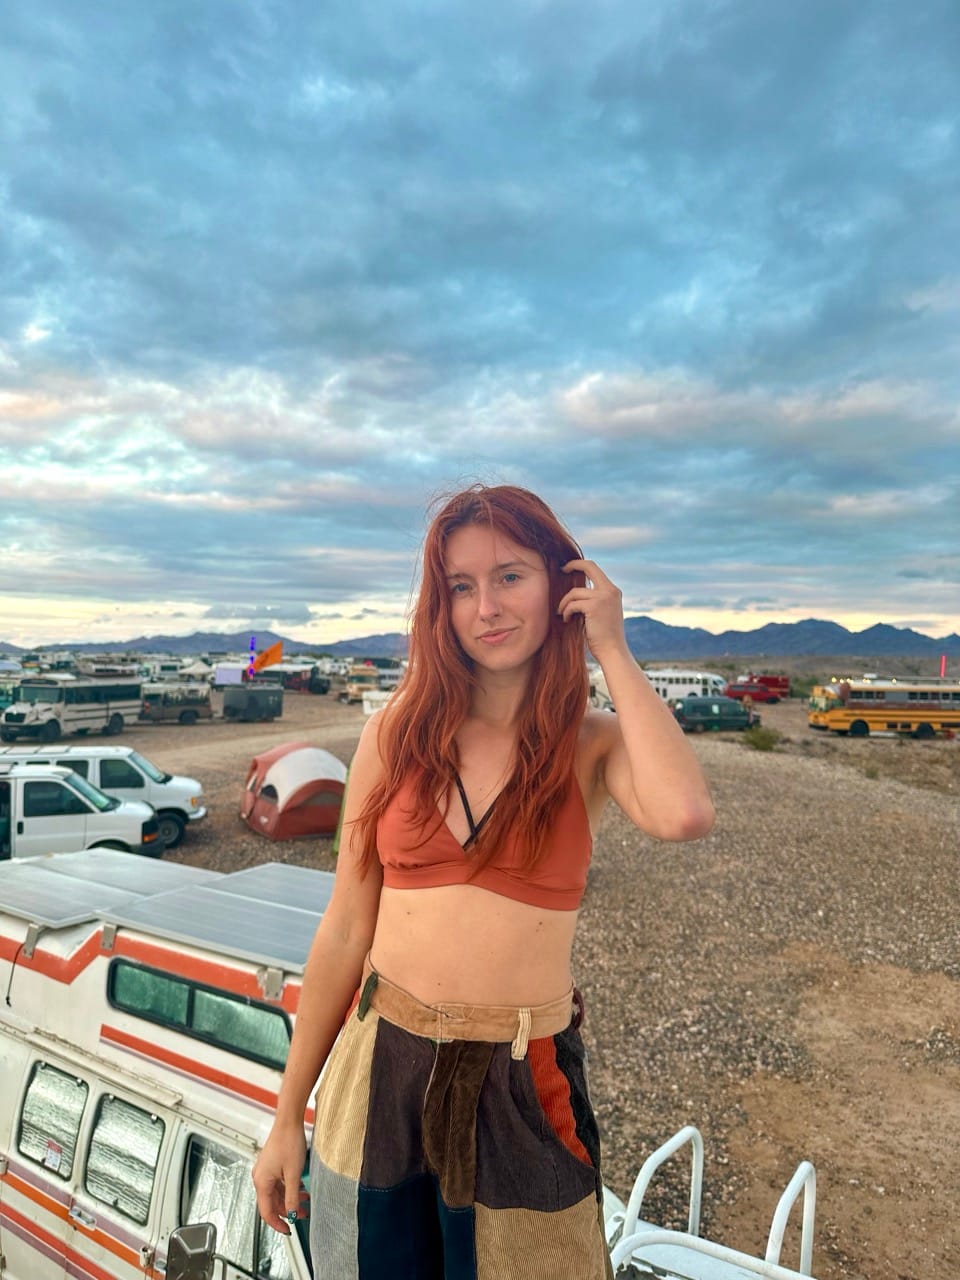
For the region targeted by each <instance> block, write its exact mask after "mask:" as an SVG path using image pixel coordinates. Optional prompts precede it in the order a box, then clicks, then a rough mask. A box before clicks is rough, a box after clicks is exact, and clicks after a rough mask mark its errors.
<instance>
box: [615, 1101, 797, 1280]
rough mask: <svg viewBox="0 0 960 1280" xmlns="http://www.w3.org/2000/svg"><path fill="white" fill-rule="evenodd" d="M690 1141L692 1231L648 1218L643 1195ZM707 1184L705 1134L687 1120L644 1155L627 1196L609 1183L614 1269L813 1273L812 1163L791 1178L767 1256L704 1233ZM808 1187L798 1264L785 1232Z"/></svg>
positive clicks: (779, 1276) (630, 1272)
mask: <svg viewBox="0 0 960 1280" xmlns="http://www.w3.org/2000/svg"><path fill="white" fill-rule="evenodd" d="M687 1143H689V1144H690V1147H691V1170H690V1202H689V1210H688V1215H687V1230H686V1231H671V1230H668V1229H667V1228H665V1227H658V1226H656V1225H655V1224H653V1223H650V1222H645V1221H644V1220H643V1218H642V1217H641V1213H640V1211H641V1208H642V1205H643V1197H644V1196H645V1195H646V1192H647V1188H648V1187H649V1185H650V1181H651V1179H652V1178H653V1175H654V1174H655V1173H656V1171H657V1170H658V1169H659V1168H660V1166H661V1165H662V1164H663V1163H664V1162H665V1161H666V1160H668V1159H669V1158H670V1157H671V1156H672V1155H674V1154H675V1153H676V1152H677V1151H678V1150H680V1148H681V1147H684V1146H686V1145H687ZM702 1189H703V1138H702V1137H701V1135H700V1131H699V1130H698V1129H696V1128H695V1127H694V1126H693V1125H687V1126H686V1127H685V1128H683V1129H681V1130H680V1131H679V1132H678V1133H675V1134H674V1136H673V1137H672V1138H670V1139H669V1140H668V1141H667V1142H665V1143H664V1144H663V1145H662V1146H661V1147H659V1148H658V1149H657V1150H656V1151H654V1153H653V1154H652V1155H651V1156H650V1157H649V1158H648V1159H647V1160H646V1161H645V1162H644V1164H643V1167H642V1168H641V1169H640V1172H639V1173H638V1174H637V1180H636V1182H635V1183H634V1184H633V1190H632V1191H631V1192H630V1198H629V1200H628V1201H627V1204H626V1205H624V1203H623V1201H622V1200H620V1199H618V1197H617V1196H615V1195H614V1194H613V1193H612V1192H611V1191H609V1190H608V1189H607V1188H604V1220H605V1223H606V1236H607V1246H608V1248H609V1249H610V1255H611V1262H612V1264H613V1270H614V1275H615V1276H617V1277H624V1278H625V1277H629V1276H636V1277H642V1276H657V1277H660V1280H666V1278H669V1277H679V1278H680V1280H754V1278H755V1277H757V1276H761V1277H764V1278H765V1280H801V1278H803V1277H806V1278H808V1280H809V1278H810V1277H812V1276H813V1271H812V1270H811V1268H812V1265H813V1224H814V1213H815V1209H816V1198H817V1178H816V1172H815V1170H814V1167H813V1165H812V1164H811V1163H810V1161H809V1160H803V1161H801V1162H800V1164H799V1165H798V1166H797V1168H796V1171H795V1173H794V1175H793V1177H792V1178H791V1179H790V1181H789V1182H788V1183H787V1186H786V1188H785V1189H784V1191H783V1194H782V1195H781V1196H780V1199H779V1201H778V1202H777V1207H776V1209H775V1210H774V1214H773V1221H772V1223H771V1225H770V1233H769V1235H768V1237H767V1248H766V1252H765V1253H764V1256H763V1257H762V1258H755V1257H753V1256H751V1255H750V1254H746V1253H741V1252H740V1251H739V1250H737V1249H731V1248H729V1247H727V1246H726V1245H722V1244H717V1243H715V1242H714V1241H712V1240H706V1239H704V1238H703V1237H702V1236H701V1235H700V1201H701V1194H702ZM801 1191H802V1192H803V1217H802V1222H801V1228H800V1269H799V1270H798V1271H793V1270H791V1269H790V1268H789V1267H785V1266H783V1265H781V1263H780V1252H781V1250H782V1248H783V1236H784V1232H785V1230H786V1226H787V1220H788V1218H789V1216H790V1210H791V1209H792V1208H793V1206H794V1204H795V1203H796V1201H797V1199H798V1197H799V1195H800V1193H801Z"/></svg>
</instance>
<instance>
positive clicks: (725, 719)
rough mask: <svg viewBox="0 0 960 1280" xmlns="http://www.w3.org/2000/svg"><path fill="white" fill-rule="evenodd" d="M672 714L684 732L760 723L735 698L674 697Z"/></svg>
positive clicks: (737, 727)
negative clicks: (675, 698)
mask: <svg viewBox="0 0 960 1280" xmlns="http://www.w3.org/2000/svg"><path fill="white" fill-rule="evenodd" d="M673 714H674V716H675V717H676V720H677V723H678V724H679V725H680V727H681V729H683V731H684V732H685V733H704V732H705V731H706V730H708V729H709V730H712V731H718V730H724V729H750V728H752V727H753V725H755V724H759V723H760V716H759V715H758V713H757V712H756V711H754V710H753V708H752V707H749V706H744V704H743V703H742V702H738V701H737V699H736V698H724V697H721V696H719V695H718V696H715V697H713V696H711V697H708V698H704V697H701V696H699V695H694V694H692V695H690V696H689V697H686V698H678V699H677V701H676V702H675V703H674V708H673Z"/></svg>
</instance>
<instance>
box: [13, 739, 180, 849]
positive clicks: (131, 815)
mask: <svg viewBox="0 0 960 1280" xmlns="http://www.w3.org/2000/svg"><path fill="white" fill-rule="evenodd" d="M93 848H110V849H121V850H124V851H126V852H128V853H145V854H149V855H151V856H152V857H159V856H160V855H161V854H162V853H163V849H164V844H163V841H162V840H161V838H160V825H159V823H158V822H157V815H156V814H155V813H154V811H153V808H152V806H151V805H149V804H144V803H143V802H142V801H140V800H117V799H116V798H114V797H113V796H108V795H105V794H104V793H103V792H102V791H101V790H100V789H99V788H98V787H95V786H93V785H92V784H91V783H89V782H88V781H87V780H86V778H82V777H80V775H79V774H77V773H74V772H72V770H70V769H63V768H60V767H58V766H57V765H50V764H42V765H34V764H15V763H0V861H6V860H8V859H13V858H30V857H35V856H36V855H37V854H43V853H59V852H62V851H69V850H71V849H93Z"/></svg>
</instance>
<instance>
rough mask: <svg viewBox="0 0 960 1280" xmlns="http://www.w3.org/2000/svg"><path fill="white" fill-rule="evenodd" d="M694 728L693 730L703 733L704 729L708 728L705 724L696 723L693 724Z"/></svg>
mask: <svg viewBox="0 0 960 1280" xmlns="http://www.w3.org/2000/svg"><path fill="white" fill-rule="evenodd" d="M692 728H693V732H694V733H703V731H704V729H705V728H706V725H704V724H695V725H693V726H692Z"/></svg>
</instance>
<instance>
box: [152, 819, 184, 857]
mask: <svg viewBox="0 0 960 1280" xmlns="http://www.w3.org/2000/svg"><path fill="white" fill-rule="evenodd" d="M157 824H158V826H159V827H160V840H159V841H158V843H161V844H162V845H163V847H164V849H176V847H177V845H178V844H180V843H181V842H182V841H183V833H184V832H185V831H186V829H187V824H186V822H185V821H184V819H183V818H181V817H180V815H179V813H170V812H165V813H158V814H157Z"/></svg>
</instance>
